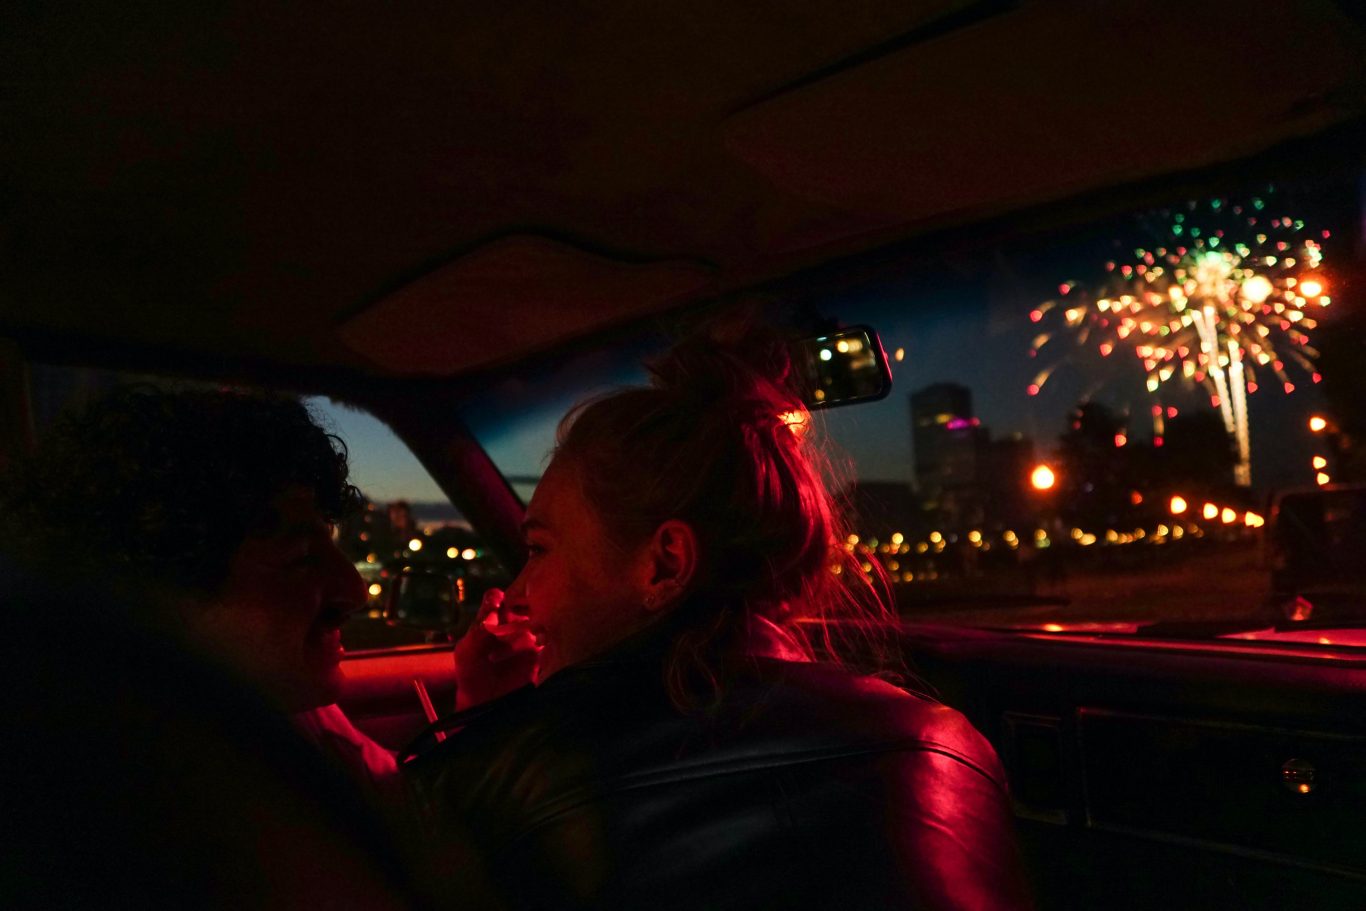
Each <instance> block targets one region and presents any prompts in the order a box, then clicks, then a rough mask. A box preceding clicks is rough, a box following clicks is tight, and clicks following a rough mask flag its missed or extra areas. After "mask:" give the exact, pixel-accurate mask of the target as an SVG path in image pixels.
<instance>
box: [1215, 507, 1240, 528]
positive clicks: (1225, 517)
mask: <svg viewBox="0 0 1366 911" xmlns="http://www.w3.org/2000/svg"><path fill="white" fill-rule="evenodd" d="M1219 519H1220V521H1222V522H1223V523H1224V524H1225V525H1232V524H1233V523H1234V522H1237V521H1238V514H1237V513H1236V512H1234V511H1233V510H1232V509H1229V508H1228V507H1227V506H1225V507H1224V509H1223V512H1221V513H1219Z"/></svg>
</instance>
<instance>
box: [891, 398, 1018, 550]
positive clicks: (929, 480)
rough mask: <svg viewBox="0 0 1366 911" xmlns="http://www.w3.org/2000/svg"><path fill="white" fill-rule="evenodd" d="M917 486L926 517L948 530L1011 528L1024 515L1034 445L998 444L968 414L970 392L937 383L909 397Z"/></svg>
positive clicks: (1013, 436) (1007, 440)
mask: <svg viewBox="0 0 1366 911" xmlns="http://www.w3.org/2000/svg"><path fill="white" fill-rule="evenodd" d="M911 427H912V441H911V442H912V449H913V450H914V453H915V479H916V487H917V490H918V492H919V494H920V497H921V501H922V503H923V507H924V510H925V512H926V513H928V514H929V516H930V517H932V518H933V519H935V520H937V521H939V522H941V523H943V524H944V525H945V526H946V527H949V528H972V527H977V526H983V525H986V524H992V523H1005V524H1012V523H1015V522H1018V521H1020V520H1021V519H1022V518H1023V517H1024V516H1026V515H1027V514H1028V513H1029V510H1030V505H1029V502H1028V500H1027V496H1026V490H1027V485H1028V483H1029V469H1030V466H1031V464H1032V461H1033V459H1034V443H1033V441H1031V440H1030V439H1029V438H1027V437H1025V436H1023V435H1021V434H1011V435H1010V436H1007V437H1005V438H1002V439H999V440H992V439H991V432H990V431H989V430H988V429H987V428H986V427H984V426H982V422H981V421H980V420H978V418H977V417H976V416H975V415H974V414H973V411H972V391H971V390H969V389H968V388H967V387H965V386H959V385H957V384H955V383H936V384H934V385H933V386H926V387H925V388H924V389H921V390H918V391H917V392H914V393H912V394H911Z"/></svg>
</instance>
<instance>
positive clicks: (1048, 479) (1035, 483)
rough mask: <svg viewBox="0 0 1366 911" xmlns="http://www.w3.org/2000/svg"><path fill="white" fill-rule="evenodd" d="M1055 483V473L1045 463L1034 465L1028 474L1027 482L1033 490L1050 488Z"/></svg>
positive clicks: (1056, 477) (1056, 478)
mask: <svg viewBox="0 0 1366 911" xmlns="http://www.w3.org/2000/svg"><path fill="white" fill-rule="evenodd" d="M1057 483H1058V476H1057V474H1056V473H1055V472H1054V471H1053V469H1051V468H1049V467H1048V466H1047V465H1036V466H1035V467H1034V471H1033V472H1031V473H1030V475H1029V484H1030V486H1031V487H1033V488H1034V489H1035V490H1052V489H1053V486H1054V485H1055V484H1057Z"/></svg>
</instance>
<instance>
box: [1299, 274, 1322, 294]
mask: <svg viewBox="0 0 1366 911" xmlns="http://www.w3.org/2000/svg"><path fill="white" fill-rule="evenodd" d="M1300 293H1301V294H1303V295H1304V296H1305V297H1318V296H1319V295H1321V294H1323V282H1321V281H1319V280H1318V279H1316V278H1307V279H1305V280H1304V281H1302V282H1300Z"/></svg>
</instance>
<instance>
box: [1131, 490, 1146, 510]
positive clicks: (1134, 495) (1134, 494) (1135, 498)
mask: <svg viewBox="0 0 1366 911" xmlns="http://www.w3.org/2000/svg"><path fill="white" fill-rule="evenodd" d="M1129 502H1130V503H1132V504H1134V505H1135V506H1137V505H1138V504H1140V503H1142V502H1143V494H1141V493H1139V492H1138V491H1137V490H1132V491H1130V492H1129Z"/></svg>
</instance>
